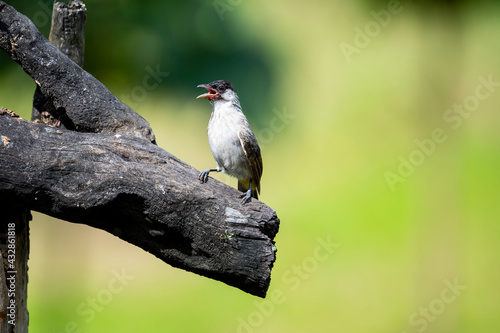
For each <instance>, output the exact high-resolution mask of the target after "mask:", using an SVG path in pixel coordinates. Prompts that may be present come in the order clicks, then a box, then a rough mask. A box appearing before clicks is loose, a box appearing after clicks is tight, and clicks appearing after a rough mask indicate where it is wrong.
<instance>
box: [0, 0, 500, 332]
mask: <svg viewBox="0 0 500 333" xmlns="http://www.w3.org/2000/svg"><path fill="white" fill-rule="evenodd" d="M10 4H11V5H13V6H15V7H16V8H17V9H18V10H20V11H21V12H23V13H24V14H26V15H27V16H28V17H30V18H31V19H32V20H33V21H34V22H35V23H36V25H37V27H39V29H40V30H41V31H42V32H43V33H44V34H45V35H46V36H47V35H48V32H49V28H50V10H51V7H52V4H51V1H46V0H38V1H37V2H35V1H19V0H16V1H15V2H10ZM86 5H87V9H88V20H87V28H86V29H87V30H86V51H85V52H86V53H85V64H84V68H85V69H86V70H87V71H88V72H90V73H91V74H92V75H94V76H95V77H97V78H98V79H99V80H101V81H102V82H103V83H104V84H105V85H106V86H107V87H108V88H109V89H110V90H111V91H112V92H113V93H114V94H115V95H117V96H118V97H119V98H120V99H122V100H123V101H124V102H125V103H126V104H128V105H130V106H131V107H133V108H134V110H136V111H137V112H139V113H140V114H141V115H142V116H144V117H145V118H146V119H147V120H148V121H149V122H150V123H151V125H152V127H153V130H154V131H155V134H156V136H157V142H158V145H159V146H161V147H163V148H164V149H166V150H168V151H169V152H171V153H173V154H174V155H176V156H177V157H179V158H181V159H182V160H184V161H186V162H187V163H189V164H191V165H193V166H194V167H196V168H197V169H199V170H201V169H205V168H208V167H212V166H213V165H214V162H213V158H212V156H211V154H210V150H209V147H208V143H207V138H206V125H207V123H208V119H209V116H210V110H211V108H210V105H209V104H208V103H207V101H205V100H196V99H195V97H196V96H197V95H198V94H200V93H201V90H200V89H196V85H198V84H200V83H207V82H210V81H213V80H216V79H226V80H229V81H232V82H233V84H234V86H235V87H236V89H237V91H238V93H239V96H240V100H241V102H242V106H243V110H244V112H245V113H246V114H247V116H248V118H249V120H250V122H251V125H252V127H253V129H254V131H255V133H256V134H257V136H258V139H259V141H260V143H261V146H262V154H263V160H264V175H263V180H262V195H261V199H262V201H264V202H265V203H266V204H268V205H269V206H271V207H272V208H274V209H275V210H276V211H277V213H278V216H279V217H280V219H281V227H280V231H279V233H278V235H277V237H276V245H277V248H278V253H277V261H276V264H275V267H274V269H273V272H272V281H271V286H270V289H269V293H268V298H266V300H264V301H263V300H261V299H259V298H256V297H254V296H251V295H248V294H245V293H243V292H241V291H239V290H237V289H235V288H232V287H229V286H227V285H225V284H223V283H220V282H216V281H213V280H209V279H207V278H203V277H200V276H197V275H195V274H192V273H188V272H185V271H182V270H178V269H174V268H172V267H170V266H168V265H166V264H164V263H163V262H161V261H160V260H158V259H156V258H155V257H153V256H152V255H150V254H148V253H145V252H144V251H142V250H140V249H138V248H136V247H134V246H132V245H130V244H127V243H125V242H123V241H120V240H119V239H118V238H116V237H114V236H112V235H110V234H107V233H105V232H102V231H99V230H94V229H91V228H89V227H87V226H82V225H77V224H70V223H66V222H61V221H57V220H55V219H53V218H50V217H47V216H44V215H41V214H38V213H34V214H33V221H32V222H31V254H30V262H29V267H30V268H29V296H28V306H29V311H30V328H31V331H32V332H57V333H59V332H355V333H357V332H370V333H374V332H375V333H376V332H380V333H382V332H383V333H387V332H394V333H403V332H406V333H410V332H440V333H442V332H450V333H452V332H453V333H456V332H498V331H500V316H499V315H498V314H499V311H500V283H499V281H500V269H499V264H500V226H499V223H500V205H499V191H498V188H499V186H500V177H499V170H500V115H499V112H498V111H499V110H498V105H499V102H500V89H499V88H500V86H499V85H498V84H497V83H496V82H500V62H499V53H500V20H499V19H498V17H499V15H500V4H499V3H498V2H497V1H472V0H471V1H423V0H419V1H411V0H406V1H401V2H397V1H396V2H395V1H390V2H386V1H350V2H348V1H340V0H336V1H327V0H313V1H307V2H305V1H283V0H276V1H272V2H271V1H263V0H255V1H245V0H239V1H237V0H231V1H229V0H220V1H218V0H216V1H212V0H210V1H195V0H189V1H182V2H181V1H159V0H158V1H153V0H150V1H147V0H146V1H144V0H128V1H97V0H88V1H86ZM154 70H159V71H161V72H162V74H163V76H161V77H160V79H159V80H158V82H157V83H158V85H157V86H156V87H155V88H154V89H149V90H148V89H146V88H145V86H144V84H143V80H144V79H145V78H146V77H147V76H148V75H149V72H150V71H154ZM167 72H168V73H169V74H168V75H166V73H167ZM0 75H1V76H0V106H2V107H6V108H9V109H12V110H14V111H16V112H18V113H20V114H21V115H22V116H23V117H25V118H29V117H30V110H31V100H32V95H33V91H34V88H35V85H34V83H33V82H32V80H31V79H30V78H29V77H28V76H27V75H26V74H25V73H24V72H23V71H22V70H21V69H20V67H19V66H18V65H17V64H15V63H14V62H13V61H11V60H10V58H8V57H7V55H6V54H5V53H3V52H2V53H1V54H0ZM485 80H486V81H488V80H490V81H493V83H490V84H487V85H485V84H484V82H485ZM149 82H153V81H149ZM464 103H465V105H464ZM460 105H463V106H460ZM460 109H461V110H462V111H460ZM436 131H438V132H439V133H440V135H439V136H438V137H439V140H438V139H436V136H433V135H434V134H435V133H436ZM215 177H217V178H218V179H220V180H222V181H224V182H226V183H228V184H230V185H233V186H234V185H235V180H234V179H230V178H229V177H225V176H223V175H217V176H215ZM328 243H330V245H331V246H327V247H324V244H328ZM117 274H118V275H125V276H126V278H124V279H122V280H117V279H116V275H117ZM120 281H121V282H120Z"/></svg>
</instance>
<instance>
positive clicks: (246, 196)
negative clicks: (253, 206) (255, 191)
mask: <svg viewBox="0 0 500 333" xmlns="http://www.w3.org/2000/svg"><path fill="white" fill-rule="evenodd" d="M240 198H242V199H241V204H242V205H244V204H246V203H247V202H250V200H252V189H251V188H249V189H248V191H246V192H244V193H242V194H241V195H240Z"/></svg>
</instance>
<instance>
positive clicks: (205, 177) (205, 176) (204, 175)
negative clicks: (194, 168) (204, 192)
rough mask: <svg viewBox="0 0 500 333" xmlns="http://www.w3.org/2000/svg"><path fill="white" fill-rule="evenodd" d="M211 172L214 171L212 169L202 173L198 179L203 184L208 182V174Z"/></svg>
mask: <svg viewBox="0 0 500 333" xmlns="http://www.w3.org/2000/svg"><path fill="white" fill-rule="evenodd" d="M210 171H212V169H207V170H204V171H202V172H200V174H199V175H198V179H199V180H200V183H201V184H203V183H206V182H207V180H208V174H209V173H210Z"/></svg>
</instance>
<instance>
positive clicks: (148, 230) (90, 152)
mask: <svg viewBox="0 0 500 333" xmlns="http://www.w3.org/2000/svg"><path fill="white" fill-rule="evenodd" d="M0 134H1V141H0V160H1V168H0V200H1V201H2V202H4V203H7V202H8V203H9V204H10V205H13V206H19V207H20V208H29V209H31V210H35V211H38V212H41V213H44V214H47V215H50V216H54V217H56V218H59V219H63V220H66V221H70V222H75V223H83V224H87V225H89V226H92V227H95V228H99V229H103V230H106V231H108V232H110V233H112V234H114V235H116V236H118V237H120V238H121V239H123V240H126V241H128V242H130V243H132V244H134V245H137V246H139V247H141V248H142V249H144V250H146V251H148V252H151V253H152V254H154V255H155V256H157V257H158V258H160V259H162V260H163V261H165V262H167V263H169V264H171V265H172V266H175V267H179V268H183V269H186V270H189V271H192V272H195V273H198V274H201V275H204V276H207V277H210V278H214V279H216V280H220V281H223V282H225V283H227V284H229V285H232V286H235V287H238V288H240V289H242V290H244V291H246V292H249V293H252V294H254V295H258V296H265V294H266V290H267V288H268V286H269V282H270V273H271V268H272V266H273V263H274V260H275V247H274V243H273V241H272V240H273V238H274V236H275V235H276V233H277V231H278V224H279V220H278V218H277V216H276V213H275V211H274V210H272V209H270V208H269V207H267V206H266V205H264V204H263V203H261V202H259V201H257V200H253V201H252V202H251V203H249V204H247V205H244V206H243V205H241V203H240V200H239V197H238V193H239V192H238V191H237V190H235V189H233V188H231V187H229V186H227V185H224V184H222V183H220V182H217V181H215V180H213V179H210V180H209V181H208V183H206V184H203V185H201V184H200V183H199V181H198V179H197V174H198V172H197V171H196V170H195V169H193V168H192V167H190V166H189V165H187V164H185V163H183V162H181V161H180V160H178V159H177V158H175V157H174V156H172V155H171V154H169V153H168V152H166V151H164V150H163V149H161V148H159V147H158V146H156V145H153V144H151V143H150V142H149V141H147V140H144V139H140V138H136V137H122V136H107V135H102V134H101V135H95V134H88V133H77V132H74V131H68V130H64V129H57V128H54V127H49V126H46V125H44V124H36V123H32V122H28V121H26V120H24V119H22V118H19V117H18V116H16V115H15V114H14V113H12V112H11V111H8V110H5V109H2V111H0Z"/></svg>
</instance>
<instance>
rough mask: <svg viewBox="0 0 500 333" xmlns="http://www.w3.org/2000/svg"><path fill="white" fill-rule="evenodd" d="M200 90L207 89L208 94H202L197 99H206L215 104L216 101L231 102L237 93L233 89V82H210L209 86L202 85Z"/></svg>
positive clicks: (199, 86)
mask: <svg viewBox="0 0 500 333" xmlns="http://www.w3.org/2000/svg"><path fill="white" fill-rule="evenodd" d="M198 88H205V89H207V90H208V92H207V93H205V94H202V95H200V96H198V97H196V98H203V97H206V98H208V99H209V100H210V102H213V101H214V100H215V101H216V100H224V99H225V100H230V99H231V98H232V96H233V95H234V96H236V91H235V90H234V88H233V85H232V84H231V82H229V81H226V80H217V81H214V82H210V83H208V84H200V85H198Z"/></svg>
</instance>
